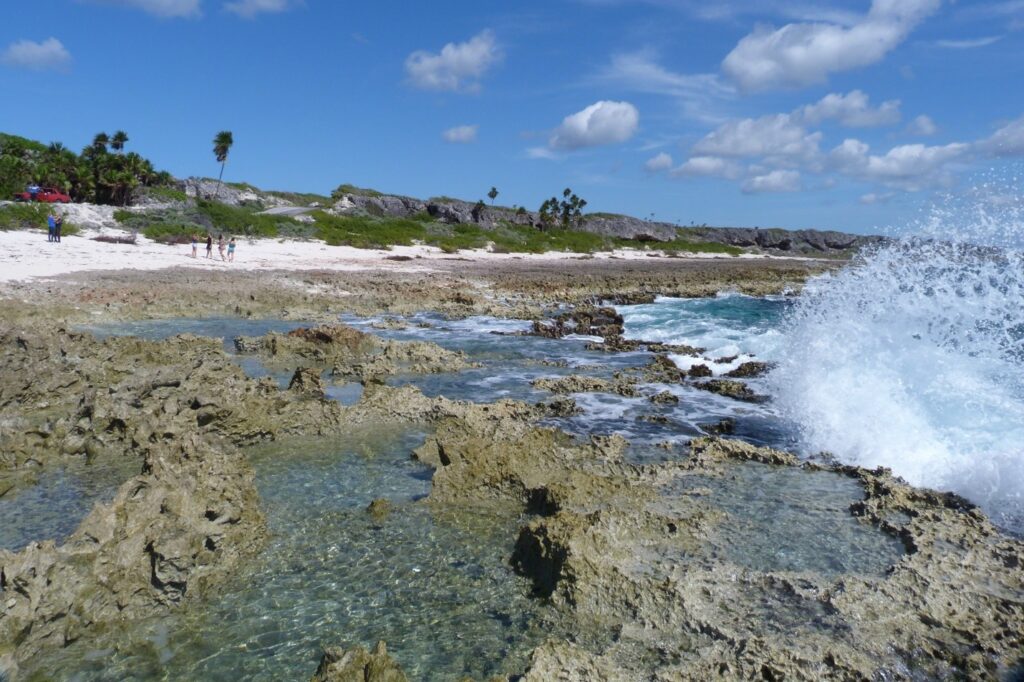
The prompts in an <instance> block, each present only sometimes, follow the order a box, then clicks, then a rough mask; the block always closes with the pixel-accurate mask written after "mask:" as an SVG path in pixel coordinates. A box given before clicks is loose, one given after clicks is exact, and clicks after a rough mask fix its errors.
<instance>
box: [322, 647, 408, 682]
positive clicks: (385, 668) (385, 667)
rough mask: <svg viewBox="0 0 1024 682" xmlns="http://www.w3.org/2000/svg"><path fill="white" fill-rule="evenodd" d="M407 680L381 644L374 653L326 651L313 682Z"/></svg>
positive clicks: (330, 648)
mask: <svg viewBox="0 0 1024 682" xmlns="http://www.w3.org/2000/svg"><path fill="white" fill-rule="evenodd" d="M408 679H409V678H408V677H406V676H405V673H404V672H402V669H401V667H399V665H398V663H396V662H395V660H394V659H393V658H391V656H389V655H388V649H387V644H386V643H385V642H383V641H380V642H377V645H376V646H374V647H373V650H372V651H367V650H366V649H364V648H363V647H360V646H357V647H353V648H351V649H343V648H341V647H329V648H327V649H325V650H324V655H323V657H322V658H321V659H320V666H319V667H318V668H317V669H316V674H314V675H313V678H312V682H408Z"/></svg>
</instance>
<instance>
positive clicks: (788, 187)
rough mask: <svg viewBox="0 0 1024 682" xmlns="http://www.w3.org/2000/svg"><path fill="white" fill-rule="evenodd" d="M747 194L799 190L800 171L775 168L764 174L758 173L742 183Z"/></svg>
mask: <svg viewBox="0 0 1024 682" xmlns="http://www.w3.org/2000/svg"><path fill="white" fill-rule="evenodd" d="M742 189H743V192H744V193H746V194H760V193H763V192H799V191H800V173H799V172H797V171H795V170H773V171H771V172H770V173H766V174H764V175H756V176H754V177H752V178H750V179H748V180H747V181H746V182H744V183H743V185H742Z"/></svg>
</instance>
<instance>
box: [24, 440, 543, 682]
mask: <svg viewBox="0 0 1024 682" xmlns="http://www.w3.org/2000/svg"><path fill="white" fill-rule="evenodd" d="M422 439H423V434H422V433H421V432H418V431H400V432H394V433H390V434H386V433H381V431H380V430H376V431H371V430H367V431H366V432H363V433H353V434H351V435H350V436H349V437H346V438H344V439H339V440H334V441H331V442H326V441H308V442H293V443H290V444H287V445H275V446H268V447H265V448H261V449H257V450H255V451H253V452H252V453H251V458H252V463H253V466H254V468H255V469H256V475H257V486H258V488H259V490H260V495H261V499H262V503H263V507H264V510H265V512H266V514H267V518H268V522H269V525H270V531H271V533H272V538H271V540H270V543H269V546H268V547H267V549H266V550H265V551H264V552H263V553H262V554H261V555H260V556H259V557H258V558H257V559H255V560H254V561H253V562H251V564H250V565H248V566H246V567H245V569H244V570H243V571H241V572H240V573H239V574H238V575H237V576H236V577H235V578H234V579H233V580H231V581H229V583H228V584H226V585H224V586H222V587H221V588H219V589H218V592H217V594H216V595H214V596H213V597H212V598H211V599H210V600H209V601H208V602H206V603H203V604H197V605H194V606H192V607H190V608H188V609H185V610H183V611H182V612H179V613H174V614H171V615H169V616H166V617H164V618H161V619H159V620H154V621H152V622H143V623H140V624H137V625H135V626H133V628H132V630H131V632H129V633H124V632H117V633H114V635H113V636H112V638H108V639H106V640H101V641H99V642H91V643H90V644H89V645H88V646H79V645H75V646H73V647H71V648H68V649H66V650H64V651H63V652H59V653H58V654H57V655H56V656H54V657H52V658H48V659H47V660H46V661H45V662H43V661H41V662H40V666H39V667H38V668H37V669H36V670H35V672H38V673H42V674H53V675H55V676H58V677H63V678H70V679H76V680H101V679H133V680H145V679H155V678H161V679H182V680H184V679H202V680H231V679H238V678H239V677H241V678H242V679H253V680H278V679H303V678H308V677H309V676H310V675H311V674H312V671H313V670H315V668H316V664H317V661H318V659H319V656H320V652H321V648H322V646H326V645H340V644H350V645H351V644H362V645H367V646H369V645H372V644H373V643H374V642H376V641H377V640H378V639H386V640H387V641H388V649H389V651H390V652H391V653H392V655H393V656H395V658H397V659H398V660H399V661H400V662H401V663H402V665H403V666H404V667H405V669H406V670H407V672H408V673H409V674H410V675H411V676H412V678H413V679H424V680H426V679H430V680H457V679H460V678H461V677H463V676H465V675H471V676H474V677H476V678H478V679H482V678H485V677H487V676H491V675H495V674H502V673H506V672H509V673H511V672H515V671H516V670H517V669H521V668H522V667H525V663H526V655H527V653H528V652H529V650H530V649H531V648H532V647H534V646H536V645H537V644H539V643H540V642H541V641H542V640H543V638H544V637H545V636H546V635H547V634H548V633H549V632H550V631H551V626H550V624H547V623H548V620H547V615H546V612H545V610H544V607H543V606H542V605H540V604H539V603H537V602H536V601H534V600H531V599H530V598H529V596H528V595H529V589H530V586H529V583H528V581H526V580H524V579H522V578H520V577H518V576H516V575H514V574H513V573H512V571H511V569H510V568H509V565H508V556H509V554H510V553H511V548H512V542H513V541H514V538H515V531H516V528H517V527H518V525H519V524H520V523H521V519H519V518H518V516H517V515H516V514H514V513H513V514H510V513H509V510H499V509H493V508H492V509H487V508H483V509H464V510H458V511H454V512H453V511H435V510H432V509H431V508H430V507H429V506H428V505H427V504H426V503H424V502H422V501H420V500H422V498H423V497H424V496H425V495H426V494H427V492H428V491H429V488H430V482H429V481H430V471H429V470H428V469H427V468H425V467H423V466H422V465H420V464H418V463H416V462H413V461H412V460H410V458H409V452H410V450H411V449H412V448H413V447H415V446H417V445H418V444H419V443H421V442H422ZM376 498H386V499H388V500H390V501H392V502H393V504H394V507H395V509H394V511H393V512H392V513H391V514H390V515H389V516H387V517H385V518H383V519H376V518H374V517H372V516H371V515H369V514H368V513H367V512H366V511H365V508H366V506H367V505H368V504H369V502H370V501H372V500H373V499H376Z"/></svg>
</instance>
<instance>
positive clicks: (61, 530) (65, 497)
mask: <svg viewBox="0 0 1024 682" xmlns="http://www.w3.org/2000/svg"><path fill="white" fill-rule="evenodd" d="M141 469H142V463H141V462H140V461H138V460H136V459H131V458H125V459H116V458H103V459H102V460H97V461H94V462H92V463H86V461H85V459H84V458H75V459H71V458H69V459H67V460H66V461H65V462H64V463H63V464H62V466H60V467H58V468H51V469H47V470H44V471H40V472H39V473H38V474H37V476H36V479H35V480H36V483H35V485H32V486H19V487H18V488H16V489H14V490H12V491H10V492H8V493H7V494H6V495H4V496H2V497H0V549H8V550H12V551H17V550H19V549H22V548H23V547H25V546H26V545H28V544H29V543H31V542H33V541H43V540H54V541H56V542H57V543H58V544H60V543H61V542H62V541H64V540H65V539H66V538H67V537H68V536H69V535H71V533H72V532H74V530H75V529H76V528H77V527H78V524H79V523H81V521H82V519H84V518H85V517H86V515H87V514H88V513H89V512H90V511H91V510H92V508H93V506H95V505H96V504H100V503H104V502H109V501H110V500H112V499H113V498H114V493H115V492H117V488H118V487H119V486H120V485H121V484H122V483H124V482H125V481H127V480H128V479H129V478H131V477H132V476H135V475H137V474H139V473H140V471H141Z"/></svg>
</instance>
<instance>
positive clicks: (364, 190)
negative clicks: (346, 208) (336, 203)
mask: <svg viewBox="0 0 1024 682" xmlns="http://www.w3.org/2000/svg"><path fill="white" fill-rule="evenodd" d="M346 194H353V195H356V196H361V197H382V196H384V193H383V192H378V191H377V190H375V189H369V188H368V187H356V186H355V185H350V184H349V183H347V182H346V183H344V184H341V185H338V188H337V189H336V190H334V191H333V192H332V193H331V197H332V198H334V199H341V197H342V196H344V195H346Z"/></svg>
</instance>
